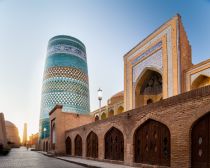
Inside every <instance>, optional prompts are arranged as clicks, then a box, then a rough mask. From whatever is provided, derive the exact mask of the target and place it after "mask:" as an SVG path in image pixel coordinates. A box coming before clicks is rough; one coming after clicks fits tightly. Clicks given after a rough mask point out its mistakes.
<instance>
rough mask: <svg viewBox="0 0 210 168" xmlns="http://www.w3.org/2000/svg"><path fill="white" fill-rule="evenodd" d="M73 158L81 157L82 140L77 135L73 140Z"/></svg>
mask: <svg viewBox="0 0 210 168" xmlns="http://www.w3.org/2000/svg"><path fill="white" fill-rule="evenodd" d="M74 144H75V156H82V138H81V136H79V135H77V136H76V138H75V140H74Z"/></svg>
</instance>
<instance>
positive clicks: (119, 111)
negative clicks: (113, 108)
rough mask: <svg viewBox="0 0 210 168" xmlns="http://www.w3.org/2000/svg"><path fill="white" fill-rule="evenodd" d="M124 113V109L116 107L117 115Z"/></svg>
mask: <svg viewBox="0 0 210 168" xmlns="http://www.w3.org/2000/svg"><path fill="white" fill-rule="evenodd" d="M123 111H124V108H123V107H122V106H120V107H118V109H117V114H120V113H122V112H123Z"/></svg>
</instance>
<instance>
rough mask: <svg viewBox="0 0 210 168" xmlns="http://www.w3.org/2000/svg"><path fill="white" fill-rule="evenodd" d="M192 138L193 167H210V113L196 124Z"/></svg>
mask: <svg viewBox="0 0 210 168" xmlns="http://www.w3.org/2000/svg"><path fill="white" fill-rule="evenodd" d="M191 140H192V143H191V145H192V147H191V152H192V155H191V159H192V161H191V164H192V168H210V113H208V114H207V115H205V116H203V117H202V118H201V119H199V120H198V121H197V122H196V123H195V124H194V126H193V128H192V133H191Z"/></svg>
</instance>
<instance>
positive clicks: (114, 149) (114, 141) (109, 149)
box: [105, 127, 124, 160]
mask: <svg viewBox="0 0 210 168" xmlns="http://www.w3.org/2000/svg"><path fill="white" fill-rule="evenodd" d="M105 159H110V160H124V138H123V134H122V132H121V131H120V130H118V129H117V128H115V127H112V128H111V129H110V130H109V131H108V132H107V133H106V135H105Z"/></svg>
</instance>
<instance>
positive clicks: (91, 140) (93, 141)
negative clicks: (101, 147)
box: [86, 131, 98, 158]
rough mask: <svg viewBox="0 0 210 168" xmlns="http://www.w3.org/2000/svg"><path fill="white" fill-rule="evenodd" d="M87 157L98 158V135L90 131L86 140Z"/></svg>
mask: <svg viewBox="0 0 210 168" xmlns="http://www.w3.org/2000/svg"><path fill="white" fill-rule="evenodd" d="M86 144H87V153H86V156H87V157H92V158H98V136H97V135H96V134H95V133H94V132H92V131H91V132H90V133H89V135H88V136H87V140H86Z"/></svg>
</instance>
